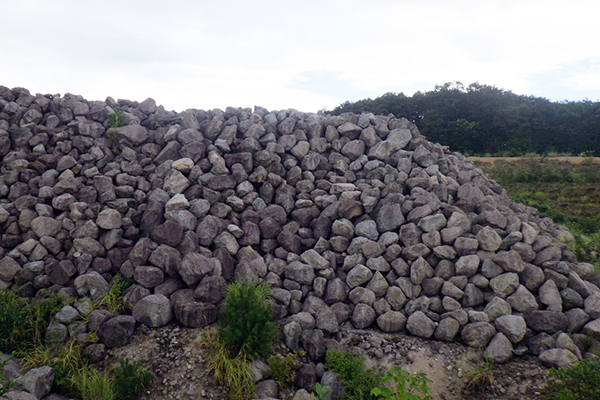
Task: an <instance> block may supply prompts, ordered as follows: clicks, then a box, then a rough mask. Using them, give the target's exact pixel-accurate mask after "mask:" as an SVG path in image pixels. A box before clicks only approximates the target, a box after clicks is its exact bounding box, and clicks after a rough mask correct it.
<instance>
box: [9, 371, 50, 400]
mask: <svg viewBox="0 0 600 400" xmlns="http://www.w3.org/2000/svg"><path fill="white" fill-rule="evenodd" d="M53 383H54V370H53V369H52V368H50V367H48V366H44V367H38V368H32V369H30V370H29V371H27V372H26V373H25V374H24V375H23V376H21V377H19V378H18V379H17V380H16V381H15V389H17V390H22V391H25V392H27V393H30V394H32V395H33V396H35V398H36V399H41V398H42V397H44V396H45V395H47V394H48V393H50V389H52V384H53Z"/></svg>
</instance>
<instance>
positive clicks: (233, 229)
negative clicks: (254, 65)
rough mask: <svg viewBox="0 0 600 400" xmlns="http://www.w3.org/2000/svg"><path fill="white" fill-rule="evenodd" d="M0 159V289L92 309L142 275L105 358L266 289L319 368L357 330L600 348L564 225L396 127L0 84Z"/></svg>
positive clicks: (289, 337) (112, 328) (103, 334)
mask: <svg viewBox="0 0 600 400" xmlns="http://www.w3.org/2000/svg"><path fill="white" fill-rule="evenodd" d="M117 107H118V108H120V110H121V111H122V115H123V121H124V124H125V125H124V126H122V127H119V128H117V129H114V130H112V131H109V128H110V115H112V114H113V113H114V112H115V110H116V109H117ZM107 132H108V133H109V134H107ZM0 157H1V158H0V160H1V161H0V287H2V288H11V289H14V290H18V291H19V293H21V294H22V295H25V296H35V295H36V294H37V292H38V291H39V290H42V289H44V290H50V291H53V292H62V293H65V294H68V295H72V296H82V297H83V296H88V297H92V298H94V299H98V298H101V297H102V296H103V295H105V294H106V293H107V292H108V290H109V287H110V283H111V281H112V279H113V277H114V276H115V275H116V274H118V273H120V274H121V275H123V276H125V277H127V278H133V279H134V280H135V284H134V285H133V286H132V287H131V288H129V289H128V291H127V293H126V298H127V299H128V300H129V301H130V303H132V305H134V315H135V317H132V316H112V317H111V318H109V319H107V320H105V321H102V322H100V324H101V325H99V330H98V336H99V337H100V339H101V340H102V341H103V342H104V344H105V345H106V346H108V347H115V346H119V345H122V344H123V343H125V342H126V341H127V340H128V338H129V336H130V335H131V334H132V332H133V329H134V326H135V324H136V320H137V322H141V323H144V324H146V325H149V326H161V325H163V324H166V323H167V322H168V321H169V320H171V319H172V318H173V317H174V318H175V319H176V320H177V321H178V322H179V323H182V324H184V325H187V326H203V325H206V324H208V323H211V322H213V321H214V320H215V318H216V316H217V310H218V306H219V303H220V302H221V301H222V299H223V297H224V295H225V283H226V282H227V281H229V280H231V279H234V278H235V279H246V280H248V281H251V282H258V281H265V282H268V283H269V284H270V285H271V286H272V287H273V288H274V296H273V297H274V300H275V303H276V304H275V310H276V315H277V316H278V318H290V317H291V319H290V320H291V321H295V322H291V323H288V324H287V327H289V328H288V329H287V330H284V332H285V335H286V338H285V339H286V342H289V343H290V344H291V345H292V346H294V347H296V348H297V346H298V345H300V344H302V345H306V346H307V347H309V350H310V354H311V355H312V356H313V357H314V358H316V359H320V358H322V356H323V354H322V353H323V351H322V349H323V347H322V344H323V342H324V341H325V340H328V339H329V337H330V336H331V335H333V334H335V332H337V331H338V329H341V328H343V327H347V326H353V327H355V328H361V329H362V328H379V329H381V330H383V331H386V332H398V331H408V332H410V333H411V334H414V335H417V336H420V337H426V338H430V337H433V338H434V339H437V340H444V341H452V340H455V339H456V338H459V337H460V338H462V339H463V340H464V341H465V342H466V343H468V344H469V345H472V346H475V347H484V348H486V349H487V351H488V354H490V355H491V356H492V357H493V358H494V359H495V360H497V361H499V362H502V361H505V360H507V359H508V358H510V357H511V355H512V351H513V349H517V348H523V347H524V346H529V348H530V349H531V351H532V352H533V353H534V354H540V353H542V352H543V351H546V350H548V349H551V348H555V347H553V346H554V345H553V344H551V343H550V342H552V340H553V339H552V338H553V337H552V336H550V335H555V336H556V335H557V334H558V335H559V334H560V333H576V332H579V331H581V330H582V329H584V330H585V331H586V332H589V333H590V334H591V335H593V336H594V337H596V338H597V339H600V333H598V332H600V329H599V328H598V326H600V322H599V321H600V289H599V288H598V286H596V284H595V283H593V282H600V279H598V278H599V277H598V276H597V275H594V274H593V268H592V267H591V266H590V265H588V264H584V263H578V262H577V260H576V259H575V257H574V255H573V254H572V253H571V252H570V251H568V250H567V248H566V246H565V245H564V244H562V243H560V242H559V241H558V239H557V238H558V237H559V235H560V233H561V229H560V228H558V227H556V226H555V225H554V224H553V223H552V221H551V220H549V219H541V218H539V217H538V216H537V215H536V214H535V210H533V209H531V208H528V207H525V206H523V205H520V204H514V203H512V202H511V201H510V200H509V198H508V197H507V196H506V195H505V193H504V191H503V189H502V188H501V187H499V186H498V185H497V184H496V183H495V182H494V181H492V180H490V179H489V178H488V177H487V176H485V174H483V172H482V171H481V170H480V169H478V168H476V167H475V166H474V165H473V164H472V163H471V162H469V161H468V160H467V159H466V158H465V157H463V156H462V155H460V154H457V153H452V152H450V151H449V149H448V148H446V147H444V146H441V145H439V144H434V143H431V142H428V141H427V140H426V139H425V138H424V137H423V136H422V135H421V134H420V133H419V131H418V130H417V128H416V126H415V125H413V124H412V123H410V122H409V121H407V120H406V119H403V118H400V119H396V118H393V117H391V116H388V117H384V116H375V115H373V114H368V113H364V114H361V115H353V114H344V115H340V116H329V115H324V114H307V113H301V112H298V111H296V110H281V111H272V112H269V111H268V110H266V109H264V108H261V107H255V109H254V110H252V109H249V108H227V109H226V110H225V111H222V110H212V111H203V110H187V111H185V112H183V113H179V114H178V113H175V112H170V111H166V110H165V109H164V108H163V107H162V106H156V105H155V102H154V101H153V100H151V99H149V100H146V101H144V102H142V103H137V102H133V101H127V100H119V101H115V100H113V99H112V98H108V99H107V100H106V101H87V100H85V99H83V98H81V97H80V96H74V95H70V94H67V95H65V96H64V97H60V96H56V95H54V96H51V95H40V94H38V95H35V96H32V95H31V94H30V93H29V92H28V91H27V90H25V89H22V88H17V89H14V90H10V89H8V88H4V87H0ZM297 316H301V317H299V318H297V320H294V317H297ZM309 317H310V318H309ZM334 319H335V320H334ZM311 321H312V322H311ZM584 327H585V328H584ZM300 328H301V329H300ZM307 332H308V333H307ZM548 338H551V339H552V340H550V341H549V340H548ZM563 353H564V352H557V351H555V352H550V353H547V352H546V353H545V356H544V357H545V358H547V359H549V360H554V359H555V358H558V357H555V356H554V355H555V354H559V355H562V354H563ZM549 355H550V356H552V357H550V356H549ZM563 358H564V357H563ZM552 362H554V363H557V364H560V363H562V361H560V360H559V361H556V362H555V361H552Z"/></svg>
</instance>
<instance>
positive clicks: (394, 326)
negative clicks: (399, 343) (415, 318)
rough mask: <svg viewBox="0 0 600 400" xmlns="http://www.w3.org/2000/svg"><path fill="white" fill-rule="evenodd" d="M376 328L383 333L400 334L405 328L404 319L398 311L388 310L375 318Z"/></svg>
mask: <svg viewBox="0 0 600 400" xmlns="http://www.w3.org/2000/svg"><path fill="white" fill-rule="evenodd" d="M377 326H378V327H379V329H381V330H382V331H384V332H390V333H393V332H400V331H402V330H403V329H404V328H405V326H406V317H405V316H404V314H402V313H401V312H399V311H393V310H389V311H387V312H386V313H384V314H381V315H380V316H379V317H378V318H377Z"/></svg>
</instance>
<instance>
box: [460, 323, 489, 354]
mask: <svg viewBox="0 0 600 400" xmlns="http://www.w3.org/2000/svg"><path fill="white" fill-rule="evenodd" d="M495 335H496V329H495V328H494V325H492V324H490V323H488V322H472V323H470V324H467V325H465V327H464V328H463V330H462V332H461V337H462V339H463V340H464V341H465V343H466V344H467V345H468V346H470V347H475V348H483V347H486V346H487V345H488V343H489V342H490V340H492V338H493V337H494V336H495Z"/></svg>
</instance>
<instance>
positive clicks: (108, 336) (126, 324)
mask: <svg viewBox="0 0 600 400" xmlns="http://www.w3.org/2000/svg"><path fill="white" fill-rule="evenodd" d="M134 330H135V318H134V317H133V316H131V315H117V316H116V317H112V318H110V319H109V320H107V321H106V322H104V323H103V324H102V325H100V328H99V329H98V338H99V339H100V340H101V341H102V343H104V344H105V345H106V347H109V348H113V347H121V346H123V345H125V344H127V343H128V342H129V339H130V338H131V336H133V332H134Z"/></svg>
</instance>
